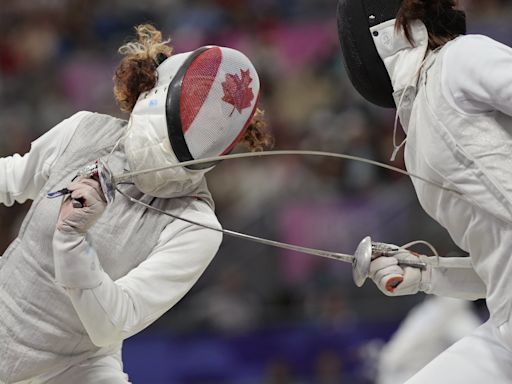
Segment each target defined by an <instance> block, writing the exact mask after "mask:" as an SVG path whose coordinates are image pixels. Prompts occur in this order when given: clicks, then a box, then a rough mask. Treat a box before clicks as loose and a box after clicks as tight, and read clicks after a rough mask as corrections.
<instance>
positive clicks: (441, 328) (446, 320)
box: [375, 295, 482, 384]
mask: <svg viewBox="0 0 512 384" xmlns="http://www.w3.org/2000/svg"><path fill="white" fill-rule="evenodd" d="M481 324H482V320H481V319H480V317H479V315H478V313H477V311H476V310H475V308H474V305H473V302H471V301H468V300H462V299H454V298H451V297H442V296H434V295H430V296H427V297H426V298H425V300H424V301H423V302H421V303H419V304H418V305H416V306H415V307H414V308H413V309H412V310H411V311H410V312H409V313H408V314H407V316H406V318H405V319H404V320H403V321H402V323H401V324H400V326H399V327H398V329H397V331H396V332H395V333H394V334H393V336H392V337H391V339H390V340H389V341H388V342H387V343H386V344H385V345H384V347H383V348H382V350H381V351H380V357H379V360H378V364H377V377H376V380H375V383H376V384H396V383H405V382H406V381H407V380H408V379H410V378H411V377H412V376H414V375H415V374H416V373H417V372H418V371H420V370H421V369H422V368H423V367H425V366H426V365H427V364H428V363H430V362H431V361H432V360H433V359H434V358H435V357H437V356H438V355H439V354H440V353H441V352H443V351H444V350H446V349H447V348H448V347H450V346H451V345H452V344H454V343H455V342H457V341H459V340H460V339H462V338H463V337H464V336H467V335H469V334H470V333H471V332H473V331H474V330H475V329H477V328H478V327H479V326H480V325H481ZM405 356H407V358H405Z"/></svg>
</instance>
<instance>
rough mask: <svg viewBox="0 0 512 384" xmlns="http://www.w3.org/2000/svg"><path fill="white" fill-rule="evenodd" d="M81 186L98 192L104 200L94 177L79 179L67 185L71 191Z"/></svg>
mask: <svg viewBox="0 0 512 384" xmlns="http://www.w3.org/2000/svg"><path fill="white" fill-rule="evenodd" d="M83 187H90V188H93V189H94V190H95V191H96V192H97V193H98V196H99V197H100V198H101V199H102V200H105V195H104V194H103V190H102V189H101V185H100V184H99V183H98V182H97V181H96V180H94V179H80V180H79V181H74V182H72V183H71V184H70V185H69V187H68V189H69V190H70V191H72V192H73V191H76V190H78V189H81V188H83Z"/></svg>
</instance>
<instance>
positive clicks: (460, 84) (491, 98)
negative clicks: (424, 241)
mask: <svg viewBox="0 0 512 384" xmlns="http://www.w3.org/2000/svg"><path fill="white" fill-rule="evenodd" d="M510 56H511V49H510V47H508V46H506V45H503V44H501V43H499V42H497V41H495V40H492V39H490V38H488V37H486V36H481V35H471V36H465V37H463V38H459V39H456V40H455V41H454V42H453V43H451V44H450V49H449V50H447V52H446V54H445V58H444V62H443V75H442V84H443V95H444V96H445V97H446V99H447V100H448V101H449V102H450V104H451V105H452V106H453V108H455V109H457V110H459V111H460V112H462V113H467V114H479V113H486V112H491V113H492V111H494V110H498V111H501V112H503V113H506V114H507V115H510V116H512V81H511V80H512V74H511V73H510V72H511V71H510Z"/></svg>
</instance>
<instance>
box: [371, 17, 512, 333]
mask: <svg viewBox="0 0 512 384" xmlns="http://www.w3.org/2000/svg"><path fill="white" fill-rule="evenodd" d="M375 28H376V29H377V30H378V32H379V33H378V36H375V43H376V46H377V49H378V51H379V54H380V55H381V57H382V58H383V60H384V62H385V64H386V67H387V69H388V72H389V74H390V77H391V79H392V83H393V87H394V89H395V100H396V102H397V105H399V104H400V105H399V114H400V119H401V122H402V125H403V126H404V129H405V131H406V133H407V144H406V147H405V161H406V166H407V169H408V171H410V172H412V173H414V174H417V175H419V176H422V177H424V178H427V179H429V180H432V181H433V182H436V183H437V184H439V185H442V186H444V187H447V188H451V189H453V190H456V191H458V192H459V193H460V194H462V196H459V195H457V193H454V192H450V191H447V190H444V189H441V188H438V187H435V186H432V185H429V184H426V183H424V182H422V181H420V180H417V179H413V183H414V187H415V189H416V193H417V195H418V199H419V201H420V203H421V205H422V207H423V208H424V209H425V211H426V212H427V213H428V214H429V215H430V216H432V217H433V218H434V219H435V220H437V221H438V222H439V223H440V224H441V225H442V226H443V227H445V228H446V229H447V230H448V232H449V233H450V235H451V237H452V239H453V240H454V241H455V243H456V244H457V245H458V246H459V247H461V248H462V249H463V250H465V251H467V252H469V253H470V257H471V260H472V264H473V267H474V270H443V269H437V270H434V271H433V274H432V284H431V287H430V288H429V289H427V292H428V293H435V294H439V295H447V296H455V297H465V298H471V299H474V298H478V297H486V298H487V303H488V306H489V310H490V312H491V318H492V321H493V322H494V324H495V325H496V326H497V327H498V328H499V329H500V331H502V332H503V333H505V334H507V336H506V338H507V339H508V337H510V334H509V333H510V332H509V329H508V327H509V325H508V321H509V319H510V315H511V305H512V258H511V256H512V49H510V48H509V47H507V46H504V45H502V44H500V43H498V42H496V41H494V40H492V39H489V38H487V37H484V36H478V35H469V36H461V37H459V38H457V39H455V40H454V41H451V42H449V43H448V44H446V45H445V46H443V47H442V48H441V49H438V50H436V51H434V52H427V40H428V36H427V31H426V28H425V26H424V25H423V23H421V22H419V21H418V22H416V23H415V24H413V26H412V32H413V37H414V40H415V42H416V44H415V45H414V46H411V44H409V43H408V42H407V41H406V39H405V37H404V36H403V34H395V33H394V20H392V21H390V22H388V23H384V24H381V25H380V26H377V27H375ZM425 57H426V59H425ZM508 340H509V341H511V340H512V338H511V339H508Z"/></svg>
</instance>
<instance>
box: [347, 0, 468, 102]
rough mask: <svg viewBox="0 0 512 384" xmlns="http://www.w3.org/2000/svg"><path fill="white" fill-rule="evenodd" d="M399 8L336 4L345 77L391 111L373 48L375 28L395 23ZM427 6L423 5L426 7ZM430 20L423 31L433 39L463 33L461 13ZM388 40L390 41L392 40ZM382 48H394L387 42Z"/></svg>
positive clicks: (397, 0) (372, 2)
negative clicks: (434, 35) (427, 32)
mask: <svg viewBox="0 0 512 384" xmlns="http://www.w3.org/2000/svg"><path fill="white" fill-rule="evenodd" d="M401 4H402V0H339V1H338V33H339V39H340V43H341V49H342V53H343V62H344V64H345V68H346V70H347V73H348V76H349V78H350V80H351V82H352V84H353V85H354V87H355V88H356V90H357V91H358V92H359V93H360V94H361V95H362V96H363V97H364V98H365V99H366V100H368V101H369V102H371V103H373V104H376V105H378V106H381V107H385V108H394V107H395V102H394V98H393V87H392V84H391V80H390V77H389V74H388V71H387V70H386V67H385V65H384V62H383V61H382V58H381V56H380V55H379V53H378V51H377V49H376V46H375V40H374V38H375V37H376V34H377V35H378V33H379V32H378V31H376V30H375V27H376V26H378V25H380V24H383V23H385V22H389V21H390V20H393V19H395V18H396V16H397V14H398V11H399V9H400V6H401ZM429 6H430V5H429V2H428V1H425V7H429ZM432 19H433V20H432V22H430V23H427V24H426V28H427V30H428V31H429V32H432V33H434V34H436V35H440V36H443V35H453V34H455V35H456V34H464V33H465V32H466V20H465V15H464V12H462V11H458V10H454V9H450V10H448V11H447V12H445V13H443V14H442V19H440V20H439V19H436V20H434V18H432ZM370 29H372V30H373V32H372V31H371V30H370ZM372 33H373V34H374V36H372ZM388 37H389V38H390V39H392V36H389V35H388ZM383 44H384V45H389V46H392V45H393V43H392V42H386V41H384V42H383Z"/></svg>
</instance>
